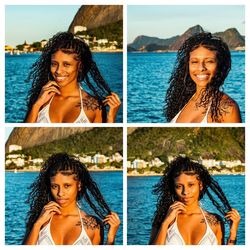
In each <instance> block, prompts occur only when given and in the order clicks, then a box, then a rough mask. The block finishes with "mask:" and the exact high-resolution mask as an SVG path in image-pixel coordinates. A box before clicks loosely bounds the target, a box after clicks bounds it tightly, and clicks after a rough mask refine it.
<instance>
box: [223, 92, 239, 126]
mask: <svg viewBox="0 0 250 250" xmlns="http://www.w3.org/2000/svg"><path fill="white" fill-rule="evenodd" d="M219 109H220V113H221V120H222V122H241V117H240V110H239V106H238V104H237V102H236V101H235V100H234V99H232V98H231V97H230V96H228V95H227V94H225V93H223V96H222V98H221V101H220V106H219Z"/></svg>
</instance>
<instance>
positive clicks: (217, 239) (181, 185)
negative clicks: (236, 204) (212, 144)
mask: <svg viewBox="0 0 250 250" xmlns="http://www.w3.org/2000/svg"><path fill="white" fill-rule="evenodd" d="M154 193H155V194H156V195H158V200H157V201H158V203H157V209H156V212H155V215H154V220H153V227H152V232H151V238H150V244H157V245H223V244H224V237H225V233H224V222H223V220H222V218H221V217H220V216H219V215H217V214H214V213H210V212H208V211H205V210H204V209H203V208H201V206H200V204H199V200H201V199H202V198H203V196H204V195H205V194H206V195H207V196H208V198H209V199H210V200H211V201H212V203H213V205H214V206H215V207H216V208H217V210H218V211H219V212H220V213H221V214H222V215H223V216H224V218H225V219H226V220H227V221H229V222H230V235H229V237H228V240H227V244H228V245H234V244H236V239H237V230H238V226H239V222H240V215H239V213H238V211H237V210H236V209H234V208H231V206H230V204H229V202H228V200H227V198H226V196H225V194H224V193H223V191H222V189H221V188H220V186H219V184H218V183H217V182H216V181H215V180H214V179H213V178H212V177H211V175H210V174H209V173H208V171H207V170H206V169H205V168H204V167H203V166H202V165H200V164H199V163H196V162H193V161H191V160H190V159H189V158H187V157H177V158H176V159H175V160H174V161H173V162H171V163H170V165H169V167H168V168H166V170H165V173H164V175H163V177H162V178H161V180H160V182H159V183H158V184H157V185H156V186H155V187H154Z"/></svg>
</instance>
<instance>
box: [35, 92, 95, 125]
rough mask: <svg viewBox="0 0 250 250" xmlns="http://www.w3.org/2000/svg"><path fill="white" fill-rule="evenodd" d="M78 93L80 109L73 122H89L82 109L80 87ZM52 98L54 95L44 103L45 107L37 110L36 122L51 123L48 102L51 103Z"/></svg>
mask: <svg viewBox="0 0 250 250" xmlns="http://www.w3.org/2000/svg"><path fill="white" fill-rule="evenodd" d="M79 93H80V100H81V111H80V114H79V115H78V117H77V118H76V120H75V121H74V122H73V123H90V121H89V119H88V117H87V115H86V114H85V112H84V109H83V102H82V91H81V88H79ZM53 98H54V96H53V97H52V98H51V99H50V101H49V103H48V105H46V106H45V107H43V108H42V109H41V110H40V111H39V113H38V116H37V120H36V122H37V123H51V121H50V117H49V108H50V104H51V102H52V100H53Z"/></svg>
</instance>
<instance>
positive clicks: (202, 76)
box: [196, 75, 209, 80]
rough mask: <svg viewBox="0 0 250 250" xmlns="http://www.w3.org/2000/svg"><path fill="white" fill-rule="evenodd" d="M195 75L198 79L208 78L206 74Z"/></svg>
mask: <svg viewBox="0 0 250 250" xmlns="http://www.w3.org/2000/svg"><path fill="white" fill-rule="evenodd" d="M196 77H197V78H198V79H199V80H205V79H208V77H209V76H208V75H196Z"/></svg>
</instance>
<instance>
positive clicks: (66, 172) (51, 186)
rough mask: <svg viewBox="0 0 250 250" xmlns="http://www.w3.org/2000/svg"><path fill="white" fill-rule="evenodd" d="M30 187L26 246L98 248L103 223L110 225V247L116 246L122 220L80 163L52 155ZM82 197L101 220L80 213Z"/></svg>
mask: <svg viewBox="0 0 250 250" xmlns="http://www.w3.org/2000/svg"><path fill="white" fill-rule="evenodd" d="M31 188H32V191H31V193H30V195H29V199H28V201H29V203H30V211H29V213H28V217H27V224H26V234H25V237H24V240H23V244H26V245H99V244H103V238H104V237H103V224H106V225H108V226H109V230H108V235H107V244H114V242H115V237H116V233H117V230H118V227H119V225H120V220H119V217H118V215H117V214H116V213H114V212H112V211H111V210H110V208H109V206H108V205H107V203H106V202H105V200H104V198H103V196H102V194H101V192H100V190H99V189H98V187H97V184H96V183H95V182H94V180H93V179H92V178H91V176H90V175H89V172H88V170H87V169H86V167H85V166H84V165H83V164H82V163H81V162H79V161H78V160H76V159H74V158H73V157H70V156H69V155H67V154H55V155H52V156H51V157H50V158H49V159H48V160H47V161H46V163H45V164H44V166H43V168H42V169H41V172H40V174H39V176H38V177H37V179H36V181H35V182H34V183H33V184H32V186H31ZM82 198H84V200H85V202H87V203H88V204H89V206H90V207H91V208H92V209H93V211H94V212H95V214H96V216H98V217H99V218H101V219H102V221H101V220H100V219H99V218H98V217H96V216H93V215H89V214H87V213H86V212H84V211H83V210H81V208H80V205H79V204H80V201H81V199H82Z"/></svg>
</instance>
